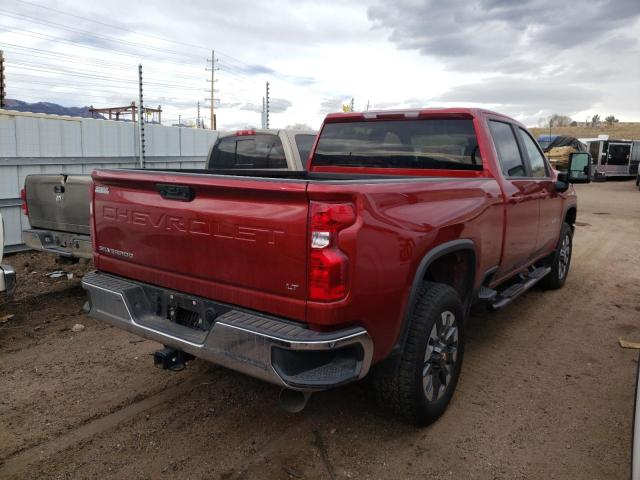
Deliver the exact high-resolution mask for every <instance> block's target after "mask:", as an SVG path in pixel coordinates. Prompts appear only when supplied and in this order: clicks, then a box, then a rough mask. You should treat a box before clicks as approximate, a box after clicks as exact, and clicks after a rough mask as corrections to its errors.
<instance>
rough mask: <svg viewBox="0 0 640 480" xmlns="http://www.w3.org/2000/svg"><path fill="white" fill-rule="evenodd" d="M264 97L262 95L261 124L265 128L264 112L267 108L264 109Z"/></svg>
mask: <svg viewBox="0 0 640 480" xmlns="http://www.w3.org/2000/svg"><path fill="white" fill-rule="evenodd" d="M264 108H265V107H264V97H262V112H261V114H260V116H261V118H260V125H261V127H262V128H265V126H264V113H265V109H264Z"/></svg>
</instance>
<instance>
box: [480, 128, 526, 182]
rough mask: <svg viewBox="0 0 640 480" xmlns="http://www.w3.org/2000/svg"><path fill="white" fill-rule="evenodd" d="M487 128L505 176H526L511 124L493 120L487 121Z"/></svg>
mask: <svg viewBox="0 0 640 480" xmlns="http://www.w3.org/2000/svg"><path fill="white" fill-rule="evenodd" d="M489 129H490V130H491V136H492V137H493V143H494V144H495V146H496V150H497V151H498V159H499V160H500V165H501V167H502V173H503V174H504V176H505V177H526V176H527V171H526V170H525V168H524V163H523V161H522V156H521V155H520V149H519V148H518V142H517V141H516V137H515V135H514V133H513V129H512V128H511V125H510V124H508V123H504V122H498V121H495V120H490V121H489Z"/></svg>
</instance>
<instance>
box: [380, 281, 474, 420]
mask: <svg viewBox="0 0 640 480" xmlns="http://www.w3.org/2000/svg"><path fill="white" fill-rule="evenodd" d="M464 312H465V310H464V308H463V306H462V302H461V301H460V298H459V296H458V294H457V292H456V291H455V290H454V289H453V288H451V287H450V286H448V285H444V284H441V283H433V282H424V283H423V284H422V286H421V289H420V292H419V294H418V300H417V302H416V305H415V307H414V310H413V312H412V315H411V318H410V319H409V321H410V325H409V332H408V335H407V339H406V343H405V346H404V349H403V351H402V354H401V356H400V359H399V365H398V366H397V368H396V369H395V371H394V372H393V373H388V372H387V373H382V372H380V371H374V375H373V384H374V387H375V390H376V396H377V398H378V401H379V403H380V404H381V405H382V406H383V407H385V408H388V409H390V410H391V411H393V412H394V413H395V414H396V415H398V416H399V417H400V418H402V419H403V420H405V421H407V422H409V423H412V424H414V425H417V426H425V425H429V424H430V423H433V422H434V421H435V420H437V419H438V418H439V417H440V416H441V415H442V414H443V413H444V411H445V410H446V408H447V405H448V404H449V401H450V400H451V397H452V396H453V392H454V390H455V388H456V384H457V383H458V377H459V376H460V368H461V366H462V358H463V356H464V334H463V333H464V316H465V313H464ZM434 332H435V336H436V338H434ZM444 335H446V336H447V337H448V338H445V336H444ZM425 372H426V374H425ZM429 377H430V378H429ZM443 381H444V389H442V388H441V387H442V386H443ZM429 386H430V387H431V388H430V389H429ZM436 387H437V388H436ZM436 390H437V391H436Z"/></svg>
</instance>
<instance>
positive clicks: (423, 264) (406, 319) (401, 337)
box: [382, 238, 477, 369]
mask: <svg viewBox="0 0 640 480" xmlns="http://www.w3.org/2000/svg"><path fill="white" fill-rule="evenodd" d="M459 251H467V252H471V255H472V259H473V269H472V270H471V275H470V277H471V278H470V279H469V281H470V288H471V291H470V292H469V295H468V297H467V298H466V299H464V307H465V312H468V310H469V307H470V306H471V302H472V300H473V286H474V284H475V278H476V258H477V255H476V247H475V244H474V243H473V241H472V240H470V239H466V238H465V239H457V240H452V241H450V242H445V243H442V244H440V245H438V246H437V247H434V248H432V249H430V250H429V251H428V252H427V253H426V255H425V256H424V257H423V258H422V260H421V261H420V263H419V264H418V268H417V269H416V273H415V275H414V278H413V283H412V284H411V291H410V292H409V299H408V300H407V304H406V306H405V310H404V314H403V315H402V326H401V328H400V333H399V334H398V338H397V340H396V343H395V345H394V347H393V350H392V351H391V353H390V354H389V356H388V357H387V359H386V360H384V361H383V362H382V363H383V364H387V365H388V366H390V367H392V368H394V369H395V367H396V366H397V364H398V362H397V360H398V359H399V358H400V355H401V354H402V351H403V350H404V344H405V342H406V340H407V335H408V333H409V326H410V324H411V313H412V312H413V309H414V307H415V304H416V301H417V300H418V291H419V289H420V285H421V284H422V281H423V279H424V276H425V274H426V272H427V270H428V269H429V267H430V266H431V264H432V263H433V262H434V261H435V260H437V259H438V258H440V257H442V256H444V255H447V254H449V253H453V252H459Z"/></svg>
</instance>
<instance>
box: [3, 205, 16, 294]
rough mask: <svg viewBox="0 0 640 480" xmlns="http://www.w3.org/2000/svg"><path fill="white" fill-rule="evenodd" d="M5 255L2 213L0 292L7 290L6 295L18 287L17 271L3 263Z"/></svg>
mask: <svg viewBox="0 0 640 480" xmlns="http://www.w3.org/2000/svg"><path fill="white" fill-rule="evenodd" d="M3 256H4V220H3V219H2V213H0V293H2V292H5V293H6V295H8V296H11V295H13V293H14V291H15V289H16V271H15V270H14V269H13V268H12V267H10V266H9V265H3V264H2V258H3Z"/></svg>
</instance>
